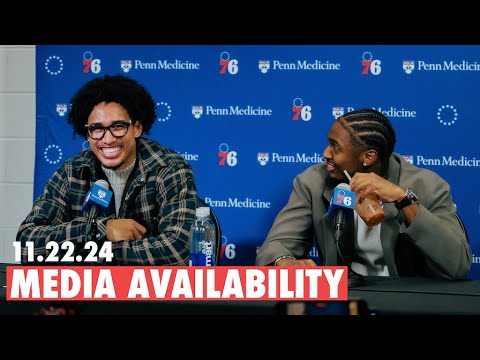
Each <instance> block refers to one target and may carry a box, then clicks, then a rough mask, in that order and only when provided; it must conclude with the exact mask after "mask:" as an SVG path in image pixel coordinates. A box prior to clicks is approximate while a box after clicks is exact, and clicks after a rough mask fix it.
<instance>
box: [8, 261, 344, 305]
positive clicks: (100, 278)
mask: <svg viewBox="0 0 480 360" xmlns="http://www.w3.org/2000/svg"><path fill="white" fill-rule="evenodd" d="M347 284H348V279H347V268H346V267H344V266H328V267H327V266H318V267H268V266H229V267H227V266H212V267H201V266H198V267H197V266H192V267H182V266H166V267H164V266H112V267H102V266H58V267H54V266H7V300H22V301H24V300H109V301H111V300H347V296H348V289H347Z"/></svg>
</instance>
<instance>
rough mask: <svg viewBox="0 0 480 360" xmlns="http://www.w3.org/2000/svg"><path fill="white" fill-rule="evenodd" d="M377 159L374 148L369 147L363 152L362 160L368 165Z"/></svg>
mask: <svg viewBox="0 0 480 360" xmlns="http://www.w3.org/2000/svg"><path fill="white" fill-rule="evenodd" d="M377 159H378V152H377V150H375V149H369V150H367V151H365V152H364V153H363V162H364V163H365V164H366V165H367V167H368V166H370V165H373V164H374V163H375V162H376V161H377Z"/></svg>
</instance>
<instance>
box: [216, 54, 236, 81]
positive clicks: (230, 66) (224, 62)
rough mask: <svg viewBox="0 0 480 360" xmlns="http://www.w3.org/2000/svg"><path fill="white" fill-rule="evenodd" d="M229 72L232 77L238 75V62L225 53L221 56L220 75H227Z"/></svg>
mask: <svg viewBox="0 0 480 360" xmlns="http://www.w3.org/2000/svg"><path fill="white" fill-rule="evenodd" d="M227 72H228V73H229V74H231V75H235V74H236V73H238V60H236V59H230V54H229V53H228V52H227V51H224V52H222V53H221V54H220V74H222V75H225V74H226V73H227Z"/></svg>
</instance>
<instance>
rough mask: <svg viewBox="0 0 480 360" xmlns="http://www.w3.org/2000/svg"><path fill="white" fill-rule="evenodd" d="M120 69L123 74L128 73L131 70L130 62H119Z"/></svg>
mask: <svg viewBox="0 0 480 360" xmlns="http://www.w3.org/2000/svg"><path fill="white" fill-rule="evenodd" d="M120 67H121V68H122V71H123V72H124V73H128V72H129V71H130V70H131V69H132V60H122V61H120Z"/></svg>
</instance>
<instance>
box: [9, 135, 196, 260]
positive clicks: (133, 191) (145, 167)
mask: <svg viewBox="0 0 480 360" xmlns="http://www.w3.org/2000/svg"><path fill="white" fill-rule="evenodd" d="M99 179H104V180H106V181H107V182H108V179H107V177H106V175H105V173H104V172H103V170H102V169H101V164H100V162H99V161H98V160H97V158H96V157H95V155H94V153H93V152H92V151H91V150H87V151H84V152H82V153H81V154H78V155H76V156H75V157H73V158H71V159H69V160H67V161H66V162H65V163H64V164H63V165H61V166H60V167H59V168H58V169H57V170H56V171H55V173H54V174H53V175H52V176H51V178H50V179H49V180H48V183H47V185H46V186H45V189H44V192H43V194H42V195H40V196H39V197H38V198H37V199H36V200H35V201H34V204H33V208H32V210H31V212H30V213H29V214H28V216H27V217H26V218H25V220H24V221H23V222H22V224H21V225H20V227H19V229H18V233H17V241H19V242H21V245H22V252H21V253H22V264H31V262H29V261H28V259H27V253H28V251H27V248H26V246H25V244H26V242H33V247H34V251H33V255H34V256H33V258H34V259H37V257H38V255H42V256H43V257H44V258H45V257H46V256H48V254H49V252H50V250H49V249H47V248H46V244H47V243H48V242H50V241H54V242H56V243H58V245H60V247H61V245H62V244H63V243H64V242H71V243H73V244H74V245H76V246H77V247H78V246H82V244H84V243H85V240H86V238H87V233H88V231H89V228H90V225H89V223H88V222H87V215H88V214H86V213H85V211H83V210H82V205H83V201H84V199H85V196H86V194H87V192H88V191H89V190H90V189H91V188H92V186H93V184H94V183H95V181H97V180H99ZM122 199H123V202H122V204H121V206H120V209H119V214H118V217H119V218H131V219H134V220H136V221H137V222H139V223H141V224H142V225H144V226H146V227H147V229H148V233H147V235H146V236H145V237H144V238H143V239H136V240H130V241H119V242H117V243H112V248H113V255H114V256H113V261H112V264H120V265H157V266H159V265H169V266H172V265H182V266H183V265H188V260H189V245H188V240H189V235H190V226H191V224H192V223H193V222H194V221H195V209H196V207H197V191H196V185H195V181H194V176H193V172H192V169H191V167H190V165H189V164H188V162H187V161H186V160H185V159H184V158H183V157H182V156H181V155H180V154H178V153H177V152H175V151H173V150H170V149H167V148H165V147H163V146H161V145H160V144H158V143H157V142H155V141H153V140H148V139H145V138H139V139H137V162H136V165H135V167H134V169H133V171H132V174H131V175H130V177H129V180H128V181H127V184H126V186H125V190H124V193H123V196H122ZM114 203H115V199H114V196H112V200H111V202H110V205H109V208H108V209H106V210H105V211H104V212H103V213H100V214H99V215H98V217H97V219H96V221H97V228H98V235H97V236H96V238H97V241H98V242H99V243H102V242H103V241H108V240H106V238H105V230H106V222H107V220H109V219H111V218H115V217H116V216H115V204H114ZM63 251H64V250H63ZM59 254H60V256H59V258H61V255H62V250H60V252H59ZM103 260H104V259H103V258H99V263H101V262H102V261H103ZM34 262H35V260H34Z"/></svg>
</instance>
